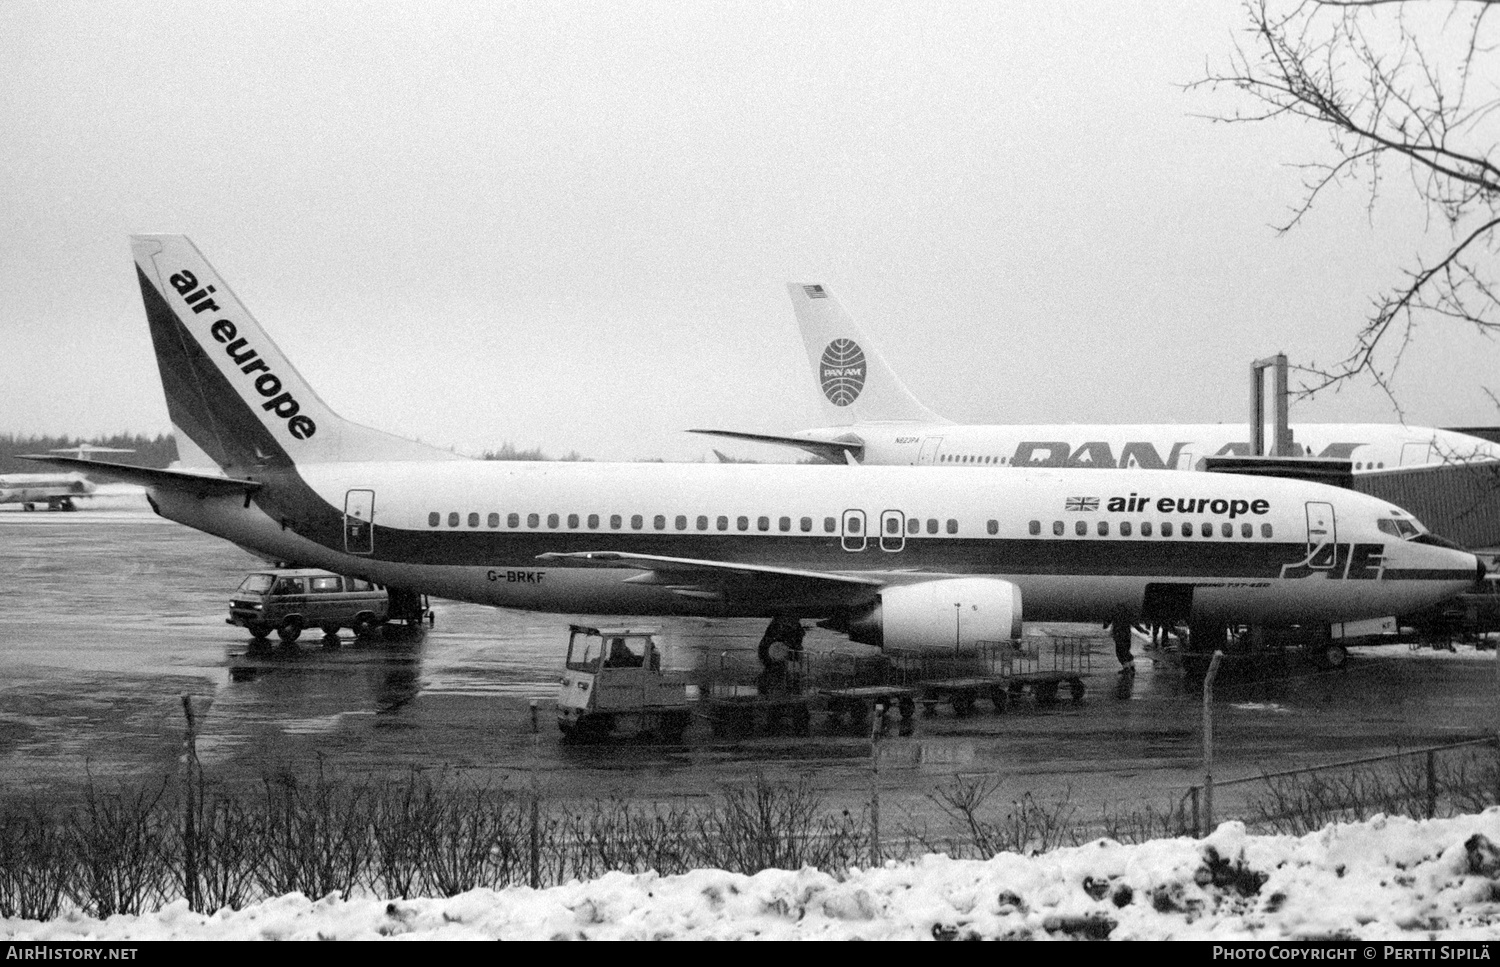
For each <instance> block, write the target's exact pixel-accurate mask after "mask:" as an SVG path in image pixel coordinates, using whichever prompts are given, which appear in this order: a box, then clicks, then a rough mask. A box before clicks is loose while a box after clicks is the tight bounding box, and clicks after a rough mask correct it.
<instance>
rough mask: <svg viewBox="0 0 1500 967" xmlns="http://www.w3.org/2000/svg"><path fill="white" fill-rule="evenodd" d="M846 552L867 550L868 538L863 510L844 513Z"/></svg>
mask: <svg viewBox="0 0 1500 967" xmlns="http://www.w3.org/2000/svg"><path fill="white" fill-rule="evenodd" d="M843 534H844V550H846V551H862V550H864V549H865V547H866V545H867V542H868V538H867V537H866V536H865V512H864V511H862V510H846V511H844V531H843Z"/></svg>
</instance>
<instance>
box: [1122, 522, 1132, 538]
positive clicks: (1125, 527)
mask: <svg viewBox="0 0 1500 967" xmlns="http://www.w3.org/2000/svg"><path fill="white" fill-rule="evenodd" d="M1120 536H1121V537H1129V536H1130V521H1128V520H1122V521H1120Z"/></svg>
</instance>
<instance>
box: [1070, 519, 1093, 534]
mask: <svg viewBox="0 0 1500 967" xmlns="http://www.w3.org/2000/svg"><path fill="white" fill-rule="evenodd" d="M1088 532H1089V522H1088V521H1086V520H1079V521H1074V522H1073V533H1075V534H1077V535H1078V536H1079V537H1086V536H1088Z"/></svg>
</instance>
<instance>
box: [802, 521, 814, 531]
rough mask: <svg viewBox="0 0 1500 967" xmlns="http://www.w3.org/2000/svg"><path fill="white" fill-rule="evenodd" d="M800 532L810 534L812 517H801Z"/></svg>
mask: <svg viewBox="0 0 1500 967" xmlns="http://www.w3.org/2000/svg"><path fill="white" fill-rule="evenodd" d="M802 533H804V534H811V533H812V518H811V517H804V518H802Z"/></svg>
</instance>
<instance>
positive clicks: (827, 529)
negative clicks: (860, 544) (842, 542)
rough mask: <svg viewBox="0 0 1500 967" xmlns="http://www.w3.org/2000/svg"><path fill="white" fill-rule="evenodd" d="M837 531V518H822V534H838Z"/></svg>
mask: <svg viewBox="0 0 1500 967" xmlns="http://www.w3.org/2000/svg"><path fill="white" fill-rule="evenodd" d="M838 529H839V521H838V518H837V517H824V518H823V533H825V534H834V533H837V532H838Z"/></svg>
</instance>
